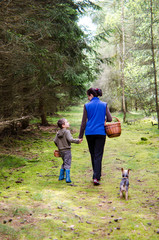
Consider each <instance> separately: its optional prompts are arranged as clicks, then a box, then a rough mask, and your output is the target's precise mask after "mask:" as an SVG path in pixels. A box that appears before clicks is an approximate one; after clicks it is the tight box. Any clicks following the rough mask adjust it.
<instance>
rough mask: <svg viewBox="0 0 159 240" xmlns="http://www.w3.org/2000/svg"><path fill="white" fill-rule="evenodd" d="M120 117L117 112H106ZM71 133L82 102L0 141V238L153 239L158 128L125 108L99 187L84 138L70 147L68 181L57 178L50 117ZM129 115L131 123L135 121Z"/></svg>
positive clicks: (158, 206) (158, 214)
mask: <svg viewBox="0 0 159 240" xmlns="http://www.w3.org/2000/svg"><path fill="white" fill-rule="evenodd" d="M113 115H115V116H117V117H119V119H120V120H122V114H113ZM61 116H62V117H65V118H67V119H68V121H69V122H70V126H71V127H70V129H71V132H72V135H73V137H74V138H77V137H78V132H79V128H80V122H81V118H82V107H81V106H79V107H72V108H71V109H70V111H68V112H64V113H59V116H56V117H54V118H50V119H49V121H51V122H52V124H53V125H51V126H50V127H43V128H42V127H41V128H37V125H36V124H33V125H31V126H30V128H29V129H28V130H27V131H25V132H23V133H22V134H21V135H18V136H14V137H4V138H3V139H1V142H0V166H1V169H0V240H41V239H43V240H49V239H53V240H55V239H56V240H60V239H64V240H67V239H69V240H72V239H80V240H91V239H92V240H97V239H114V240H118V239H120V240H128V239H129V240H136V239H139V240H140V239H141V240H142V239H151V240H157V239H159V181H158V180H159V151H158V149H159V130H158V129H157V126H152V124H151V120H150V119H148V118H144V119H143V118H142V116H141V115H140V114H135V113H130V114H128V118H129V119H131V120H133V121H130V122H129V124H131V125H127V124H122V134H121V136H120V137H118V138H107V141H106V145H105V152H104V156H103V167H102V180H101V185H100V186H94V185H93V183H92V168H91V161H90V155H89V151H88V147H87V143H86V139H85V138H84V141H83V142H82V143H81V144H72V167H71V180H72V183H66V182H65V180H63V181H58V176H59V171H60V166H61V164H62V160H61V158H55V157H54V156H53V151H54V150H55V149H56V147H55V145H54V142H53V139H54V136H55V133H56V130H57V129H56V122H57V119H59V118H61ZM134 119H135V121H134ZM122 167H123V168H124V169H128V168H129V169H131V170H130V176H129V181H130V187H129V198H128V201H126V200H125V199H120V197H119V185H120V181H121V168H122Z"/></svg>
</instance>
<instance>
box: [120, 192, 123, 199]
mask: <svg viewBox="0 0 159 240" xmlns="http://www.w3.org/2000/svg"><path fill="white" fill-rule="evenodd" d="M122 197H123V192H122V191H120V199H122Z"/></svg>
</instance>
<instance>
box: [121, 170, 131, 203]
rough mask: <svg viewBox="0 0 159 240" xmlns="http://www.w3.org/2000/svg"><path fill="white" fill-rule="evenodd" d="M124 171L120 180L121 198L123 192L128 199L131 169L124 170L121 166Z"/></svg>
mask: <svg viewBox="0 0 159 240" xmlns="http://www.w3.org/2000/svg"><path fill="white" fill-rule="evenodd" d="M121 171H122V180H121V182H120V198H122V197H123V196H124V194H123V193H125V199H126V200H128V189H129V171H130V169H128V170H124V169H123V168H121Z"/></svg>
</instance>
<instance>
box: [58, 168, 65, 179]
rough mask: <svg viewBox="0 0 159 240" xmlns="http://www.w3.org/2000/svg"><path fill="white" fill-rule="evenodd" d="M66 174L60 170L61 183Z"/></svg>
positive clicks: (63, 170)
mask: <svg viewBox="0 0 159 240" xmlns="http://www.w3.org/2000/svg"><path fill="white" fill-rule="evenodd" d="M64 172H65V169H62V168H61V169H60V176H59V181H61V180H63V179H64Z"/></svg>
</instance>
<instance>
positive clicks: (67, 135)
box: [66, 130, 80, 143]
mask: <svg viewBox="0 0 159 240" xmlns="http://www.w3.org/2000/svg"><path fill="white" fill-rule="evenodd" d="M66 138H67V141H68V142H70V143H80V140H79V139H74V138H73V137H72V135H71V133H70V131H69V130H67V132H66Z"/></svg>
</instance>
